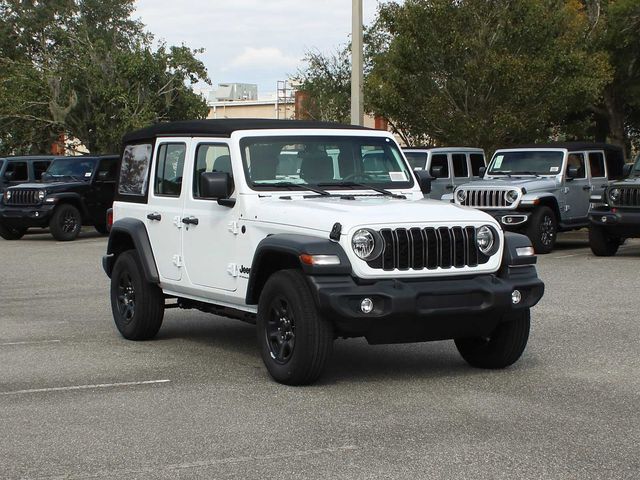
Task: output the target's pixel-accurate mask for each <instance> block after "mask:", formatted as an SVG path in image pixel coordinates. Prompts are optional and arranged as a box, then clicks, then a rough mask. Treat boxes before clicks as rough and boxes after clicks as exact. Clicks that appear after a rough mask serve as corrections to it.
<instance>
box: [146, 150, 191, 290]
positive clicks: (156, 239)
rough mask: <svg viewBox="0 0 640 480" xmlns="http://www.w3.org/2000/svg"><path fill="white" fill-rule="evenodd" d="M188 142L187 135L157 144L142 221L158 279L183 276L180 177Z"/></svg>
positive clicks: (181, 188) (182, 189) (183, 194)
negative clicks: (156, 268)
mask: <svg viewBox="0 0 640 480" xmlns="http://www.w3.org/2000/svg"><path fill="white" fill-rule="evenodd" d="M188 144H189V139H186V138H184V139H182V138H172V139H171V140H170V141H169V140H167V141H163V140H159V141H158V142H157V143H156V148H155V160H154V169H153V174H152V176H151V178H152V181H153V184H152V185H151V188H150V189H149V190H150V192H149V202H148V204H147V215H146V219H145V221H146V225H147V232H149V240H150V241H151V247H152V249H153V253H154V255H155V260H156V265H157V267H158V273H159V274H160V277H161V279H162V278H164V279H167V280H180V279H181V278H182V266H183V261H182V253H181V251H182V233H181V232H182V229H183V225H184V224H183V223H182V216H181V215H182V207H183V203H184V196H185V188H183V181H182V179H183V171H184V160H185V158H186V154H187V145H188Z"/></svg>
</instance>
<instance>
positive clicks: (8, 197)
mask: <svg viewBox="0 0 640 480" xmlns="http://www.w3.org/2000/svg"><path fill="white" fill-rule="evenodd" d="M4 198H5V199H6V200H9V199H10V198H11V190H7V191H6V192H4Z"/></svg>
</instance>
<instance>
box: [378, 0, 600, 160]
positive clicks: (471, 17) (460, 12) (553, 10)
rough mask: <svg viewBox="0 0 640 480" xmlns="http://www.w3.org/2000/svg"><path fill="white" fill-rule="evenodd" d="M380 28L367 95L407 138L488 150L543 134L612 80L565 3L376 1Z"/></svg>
mask: <svg viewBox="0 0 640 480" xmlns="http://www.w3.org/2000/svg"><path fill="white" fill-rule="evenodd" d="M378 28H379V29H380V30H381V34H380V35H381V37H382V38H386V39H387V41H386V45H385V48H384V49H383V50H382V51H381V52H380V53H379V54H378V55H377V56H375V57H374V59H373V68H372V71H371V74H370V75H369V78H368V88H369V99H370V102H371V105H372V108H373V110H374V111H376V113H378V114H381V115H383V116H385V117H387V118H389V119H390V120H391V121H395V123H396V124H397V125H398V127H399V128H400V129H401V130H403V131H405V132H406V133H407V135H406V136H407V137H408V138H409V139H422V138H424V137H429V138H430V139H433V140H435V141H436V142H437V143H440V144H454V143H455V144H469V145H480V146H483V147H485V148H487V149H491V148H493V147H496V146H500V145H510V144H514V143H520V142H531V141H535V140H539V139H546V138H548V136H549V134H550V132H551V129H552V128H553V127H554V126H557V125H559V124H562V123H563V121H564V119H565V118H566V116H567V115H568V114H569V113H570V112H573V111H576V110H579V109H580V107H583V106H586V105H588V104H589V102H592V101H594V100H595V99H597V98H598V96H599V93H600V91H601V89H602V87H603V85H604V84H605V83H606V82H607V81H608V80H609V76H608V64H607V59H606V56H605V55H604V54H601V53H595V54H594V53H591V54H589V53H588V52H587V51H586V49H585V48H584V41H585V35H586V33H587V31H588V20H587V16H586V14H585V13H584V12H583V11H582V10H581V7H580V5H579V4H577V3H575V2H571V1H569V2H565V1H560V0H495V1H492V2H475V1H469V0H460V1H455V2H454V1H451V0H429V1H427V0H406V1H405V2H404V4H403V5H399V4H396V3H389V4H383V5H382V6H381V8H380V12H379V22H378Z"/></svg>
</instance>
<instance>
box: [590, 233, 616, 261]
mask: <svg viewBox="0 0 640 480" xmlns="http://www.w3.org/2000/svg"><path fill="white" fill-rule="evenodd" d="M620 245H622V239H621V238H620V237H614V236H611V235H609V234H608V233H607V231H606V229H604V228H602V227H598V226H596V225H590V226H589V246H590V247H591V251H592V252H593V254H594V255H597V256H598V257H610V256H612V255H615V254H616V252H617V251H618V248H620Z"/></svg>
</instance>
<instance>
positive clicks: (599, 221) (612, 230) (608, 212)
mask: <svg viewBox="0 0 640 480" xmlns="http://www.w3.org/2000/svg"><path fill="white" fill-rule="evenodd" d="M589 222H590V223H591V224H592V225H596V226H598V227H602V228H605V229H606V230H607V232H609V234H611V235H615V236H620V237H640V209H633V210H630V209H620V208H609V207H596V208H594V209H593V210H591V212H590V213H589Z"/></svg>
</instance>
